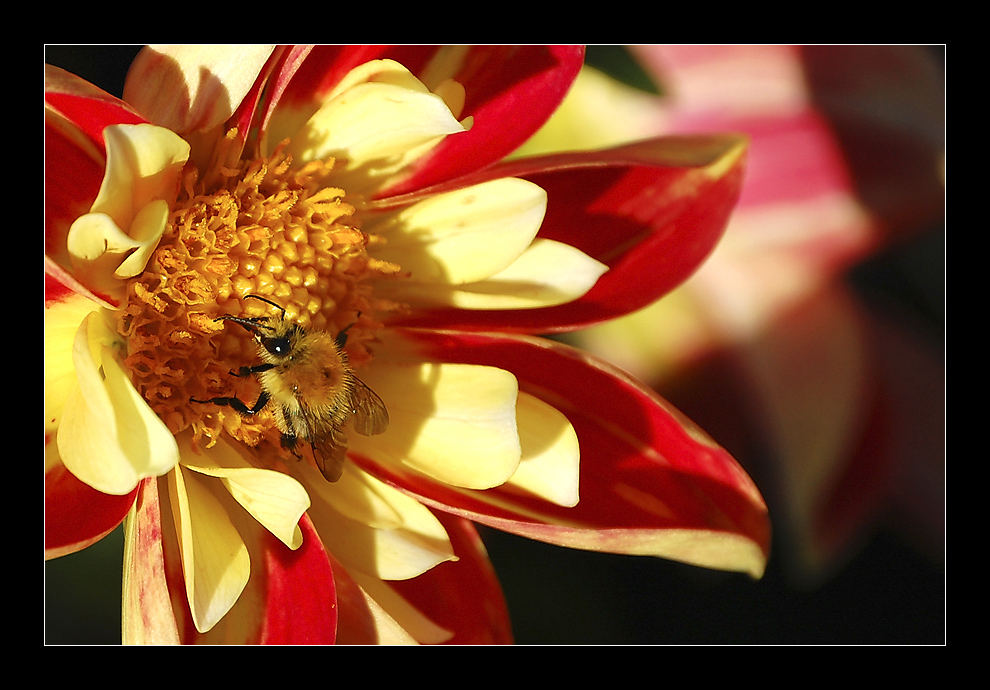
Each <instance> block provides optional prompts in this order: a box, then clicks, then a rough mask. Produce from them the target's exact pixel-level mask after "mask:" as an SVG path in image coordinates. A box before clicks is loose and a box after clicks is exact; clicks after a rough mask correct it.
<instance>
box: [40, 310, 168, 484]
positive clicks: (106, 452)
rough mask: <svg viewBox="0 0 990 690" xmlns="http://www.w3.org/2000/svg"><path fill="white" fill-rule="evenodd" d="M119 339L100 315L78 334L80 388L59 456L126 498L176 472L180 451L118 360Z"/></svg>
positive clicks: (61, 433)
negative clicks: (150, 480) (144, 483)
mask: <svg viewBox="0 0 990 690" xmlns="http://www.w3.org/2000/svg"><path fill="white" fill-rule="evenodd" d="M113 338H114V335H113V333H112V332H111V331H110V330H109V328H108V327H107V325H106V324H105V323H104V321H103V319H102V317H101V316H100V314H97V313H92V314H90V315H88V316H87V317H86V318H85V320H84V321H83V323H82V326H80V328H79V330H78V332H77V333H76V337H75V340H74V342H73V347H72V361H73V364H74V367H75V371H76V376H77V378H78V386H77V387H76V388H74V389H73V390H72V391H71V392H70V393H69V395H68V397H67V398H66V401H65V406H64V410H63V415H62V421H61V424H60V425H59V429H58V450H59V454H60V456H61V458H62V461H63V462H64V463H65V466H66V467H67V468H69V471H71V472H72V473H73V474H74V475H76V476H77V477H78V478H79V479H81V480H82V481H84V482H86V483H87V484H89V485H90V486H92V487H93V488H94V489H96V490H98V491H102V492H103V493H108V494H115V495H123V494H126V493H129V492H131V491H133V490H134V487H135V486H137V483H138V481H139V480H140V479H142V478H144V477H156V476H160V475H162V474H165V473H166V472H168V471H169V470H170V469H172V467H174V466H175V463H176V462H177V461H178V447H177V446H176V443H175V439H174V437H173V436H172V432H171V431H169V429H168V427H166V426H165V424H164V423H163V422H162V421H161V420H160V419H159V418H158V416H157V415H156V414H155V413H154V411H153V410H152V409H151V408H150V407H148V404H147V403H146V402H145V401H144V399H143V398H142V397H141V395H140V394H139V393H138V392H137V390H135V389H134V386H133V385H132V384H131V382H130V381H129V380H128V379H127V375H126V373H125V372H124V370H123V368H122V367H121V365H120V364H119V363H118V362H117V360H116V359H115V357H114V355H113V350H112V349H111V348H112V345H113Z"/></svg>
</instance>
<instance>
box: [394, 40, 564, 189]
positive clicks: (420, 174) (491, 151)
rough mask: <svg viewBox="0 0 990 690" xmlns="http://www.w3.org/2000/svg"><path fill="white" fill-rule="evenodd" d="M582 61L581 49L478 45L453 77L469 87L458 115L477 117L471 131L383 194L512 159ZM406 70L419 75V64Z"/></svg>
mask: <svg viewBox="0 0 990 690" xmlns="http://www.w3.org/2000/svg"><path fill="white" fill-rule="evenodd" d="M399 59H400V60H401V59H402V57H401V56H399ZM583 62H584V47H583V46H474V47H473V48H472V49H471V52H470V53H469V54H468V56H467V57H466V58H465V60H464V61H463V63H462V64H461V65H460V68H459V69H458V70H457V72H456V73H455V74H454V75H453V79H454V80H455V81H458V82H460V83H461V84H462V85H463V86H464V88H465V91H466V99H465V102H464V110H463V112H461V114H460V117H461V118H464V117H468V116H471V117H473V118H474V123H473V125H472V126H471V129H470V130H469V131H467V132H464V133H462V134H458V135H456V136H451V137H447V138H446V139H444V140H443V142H441V143H440V144H439V145H438V146H437V147H436V148H435V149H433V151H431V152H430V154H429V155H428V156H426V157H425V158H423V159H422V160H420V161H419V162H418V164H417V166H416V170H415V172H413V173H412V175H411V176H410V177H408V178H406V179H404V180H403V181H402V182H401V183H399V184H397V185H396V186H394V187H393V188H392V189H389V190H388V191H387V192H386V193H385V194H383V196H389V195H395V194H403V193H406V192H410V191H413V190H416V189H422V188H425V187H429V186H430V185H435V184H438V183H442V182H445V181H447V180H452V179H454V178H457V177H460V176H462V175H466V174H468V173H472V172H475V171H477V170H481V169H483V168H485V167H487V166H489V165H491V164H492V163H495V162H496V161H500V160H502V159H503V158H505V157H506V156H508V155H509V154H510V153H512V152H513V151H515V150H516V149H517V148H518V147H519V146H521V145H522V144H523V142H525V141H526V140H527V139H529V137H531V136H532V135H533V134H534V133H535V132H536V130H537V129H539V128H540V127H541V126H542V125H543V123H544V122H546V121H547V120H548V119H549V118H550V115H552V114H553V112H554V111H555V110H557V108H558V106H559V105H560V102H561V101H562V100H563V99H564V96H565V95H566V93H567V91H568V89H570V87H571V84H572V83H573V82H574V79H575V78H576V77H577V74H578V72H579V71H580V69H581V65H582V64H583ZM407 67H409V69H411V70H412V71H413V72H414V73H415V72H416V65H407Z"/></svg>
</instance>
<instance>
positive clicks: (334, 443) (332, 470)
mask: <svg viewBox="0 0 990 690" xmlns="http://www.w3.org/2000/svg"><path fill="white" fill-rule="evenodd" d="M311 445H312V446H313V457H314V458H315V459H316V466H317V467H319V468H320V472H321V473H323V476H324V478H326V480H327V481H328V482H335V481H337V480H338V479H340V475H341V473H342V472H343V471H344V456H345V455H346V454H347V435H346V434H344V432H343V431H341V430H340V429H338V428H336V427H333V426H330V427H327V428H326V429H324V430H323V431H322V433H320V434H318V435H316V436H314V437H313V440H312V444H311Z"/></svg>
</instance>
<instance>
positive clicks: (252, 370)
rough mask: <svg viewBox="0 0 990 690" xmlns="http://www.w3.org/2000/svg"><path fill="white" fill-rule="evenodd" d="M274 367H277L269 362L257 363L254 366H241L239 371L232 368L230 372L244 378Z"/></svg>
mask: <svg viewBox="0 0 990 690" xmlns="http://www.w3.org/2000/svg"><path fill="white" fill-rule="evenodd" d="M273 368H275V365H274V364H268V363H267V362H266V363H265V364H255V365H254V366H253V367H241V368H240V369H238V370H237V371H234V370H233V369H231V370H230V373H231V374H233V375H234V376H240V377H241V378H244V377H247V376H250V375H251V374H260V373H261V372H263V371H268V370H269V369H273Z"/></svg>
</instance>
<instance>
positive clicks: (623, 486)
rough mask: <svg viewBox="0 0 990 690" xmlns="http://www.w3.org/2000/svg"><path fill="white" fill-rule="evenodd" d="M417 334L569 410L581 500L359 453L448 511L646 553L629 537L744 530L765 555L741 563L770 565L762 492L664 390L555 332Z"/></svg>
mask: <svg viewBox="0 0 990 690" xmlns="http://www.w3.org/2000/svg"><path fill="white" fill-rule="evenodd" d="M408 335H409V336H410V337H411V338H413V339H415V340H418V341H419V342H420V343H421V344H422V345H423V346H424V348H425V349H426V350H427V351H428V352H429V353H432V354H433V355H434V356H436V357H438V358H442V359H443V360H444V361H454V362H465V363H474V364H486V365H493V366H498V367H500V368H503V369H506V370H508V371H511V372H512V373H513V374H515V375H516V377H517V378H518V379H519V385H520V390H523V391H526V392H528V393H530V394H533V395H535V396H536V397H538V398H540V399H542V400H545V401H546V402H548V403H550V404H552V405H553V406H554V407H556V408H557V409H558V410H560V411H561V412H563V413H564V414H565V415H566V416H567V418H568V419H569V420H570V422H571V424H572V425H573V426H574V429H575V431H576V432H577V435H578V441H579V443H580V445H581V485H580V492H581V500H580V503H578V505H577V506H576V507H574V508H563V507H560V506H556V505H551V504H549V503H547V502H545V501H543V500H541V499H538V498H534V497H530V496H526V495H522V494H520V493H514V492H511V491H508V490H505V489H493V490H490V491H487V492H480V491H476V492H471V491H459V490H456V489H453V488H452V487H449V486H446V485H439V484H436V483H434V482H432V481H430V480H428V479H425V478H422V477H418V476H414V475H412V474H410V473H404V472H402V471H401V470H400V469H399V468H398V467H396V466H393V465H389V466H387V467H386V466H380V465H377V464H376V463H373V462H369V461H367V460H365V459H359V462H361V463H362V464H365V465H366V466H367V467H368V468H369V469H371V470H372V471H374V472H376V473H377V474H379V475H380V476H383V477H384V478H386V479H387V480H389V481H391V482H393V483H394V484H396V485H397V486H400V487H402V488H404V489H405V490H407V491H410V492H411V493H413V494H415V495H418V496H419V497H420V498H421V500H423V501H424V502H425V503H427V504H429V505H432V506H435V507H437V508H440V509H441V510H446V511H449V512H452V513H454V514H456V515H460V516H462V517H466V518H469V519H471V520H474V521H477V522H480V523H483V524H487V525H491V526H493V527H498V528H499V529H503V530H506V531H509V532H513V533H516V534H521V535H523V536H527V537H531V538H534V539H539V540H541V541H547V542H550V543H554V544H559V545H562V546H571V547H576V548H586V549H592V550H601V551H612V550H614V551H617V552H626V551H629V552H636V553H643V552H644V551H637V550H635V548H632V549H626V548H625V545H627V544H630V543H632V544H637V543H644V542H649V541H650V538H651V537H653V536H662V535H663V533H664V532H665V531H666V530H674V529H676V530H688V531H691V530H701V531H703V532H705V533H713V532H714V533H721V534H723V535H725V536H726V537H730V538H731V537H741V538H742V539H743V540H748V541H749V542H751V544H752V547H753V548H752V549H751V551H752V552H753V553H755V554H762V558H760V557H755V558H754V559H752V560H750V561H748V562H746V563H741V564H739V568H738V569H740V570H746V571H748V572H751V573H752V574H754V575H759V574H761V572H762V567H763V566H764V565H765V561H766V555H767V554H768V553H769V547H770V525H769V521H768V517H767V508H766V504H765V503H764V502H763V498H762V497H761V496H760V493H759V491H758V490H757V488H756V487H755V485H754V484H753V482H752V480H751V479H750V478H749V476H748V475H747V474H746V473H745V472H744V471H743V469H742V468H741V467H740V466H739V465H738V463H736V461H735V460H734V459H733V458H732V457H731V456H730V455H729V454H728V453H727V452H726V451H725V450H723V449H722V448H720V447H719V446H717V445H716V444H715V443H714V442H713V441H711V440H710V439H708V438H707V437H706V436H705V435H704V433H703V432H702V431H701V430H700V429H698V428H697V427H695V426H694V424H692V423H691V422H690V420H688V419H686V418H685V417H683V416H682V415H681V414H680V413H679V412H677V410H675V409H673V408H672V407H671V406H670V405H669V404H668V403H666V402H665V401H663V400H662V399H660V398H659V397H658V396H657V395H656V394H655V393H654V392H653V391H651V390H649V389H647V388H646V387H644V386H642V385H641V384H639V383H638V382H636V381H633V380H631V379H629V378H628V377H627V376H625V375H624V374H622V373H621V372H620V371H618V370H616V369H614V368H613V367H611V366H610V365H608V364H607V363H604V362H602V361H600V360H596V359H594V358H593V357H591V356H589V355H587V354H586V353H583V352H581V351H578V350H575V349H573V348H570V347H567V346H564V345H561V344H559V343H555V342H553V341H549V340H541V339H537V338H529V337H521V336H519V337H511V336H493V335H488V334H457V333H429V332H416V333H409V334H408ZM656 555H671V554H666V553H658V554H656ZM682 555H683V554H673V557H681V556H682ZM684 560H688V561H689V562H690V561H691V559H690V558H684ZM700 564H701V565H710V564H708V563H703V562H702V563H700ZM727 567H730V568H731V567H732V564H728V565H727Z"/></svg>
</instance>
